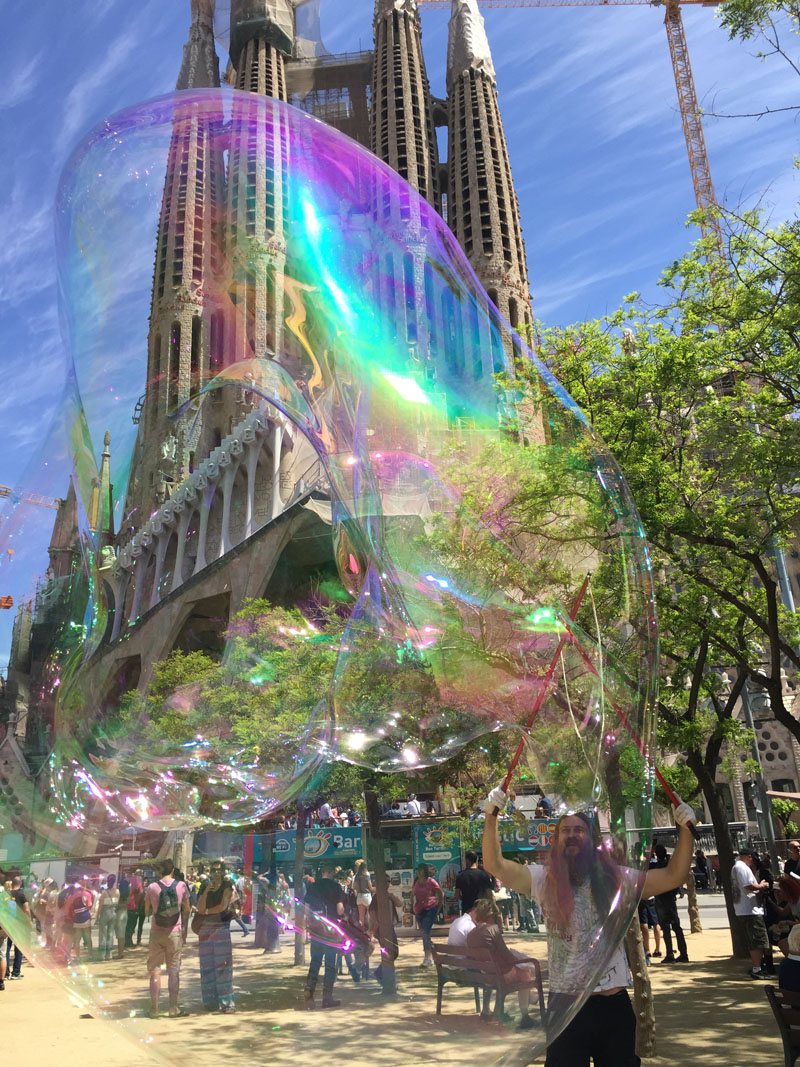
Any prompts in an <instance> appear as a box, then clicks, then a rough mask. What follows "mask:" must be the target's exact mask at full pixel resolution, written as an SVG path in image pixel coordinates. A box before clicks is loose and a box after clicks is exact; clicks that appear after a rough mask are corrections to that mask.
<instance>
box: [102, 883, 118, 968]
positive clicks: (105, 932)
mask: <svg viewBox="0 0 800 1067" xmlns="http://www.w3.org/2000/svg"><path fill="white" fill-rule="evenodd" d="M116 882H117V879H116V876H115V875H113V874H110V875H109V876H108V878H106V884H105V888H104V889H102V890H101V891H100V896H99V898H98V901H97V954H98V956H99V957H100V959H101V960H110V959H111V946H112V943H113V942H114V941H116V939H117V908H118V907H119V889H117V886H116Z"/></svg>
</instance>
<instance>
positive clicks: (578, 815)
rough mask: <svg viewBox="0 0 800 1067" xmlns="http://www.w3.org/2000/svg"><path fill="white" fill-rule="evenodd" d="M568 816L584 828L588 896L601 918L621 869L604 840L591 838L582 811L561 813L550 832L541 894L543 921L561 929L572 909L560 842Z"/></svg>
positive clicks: (572, 898)
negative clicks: (590, 897) (579, 821)
mask: <svg viewBox="0 0 800 1067" xmlns="http://www.w3.org/2000/svg"><path fill="white" fill-rule="evenodd" d="M570 818H573V819H580V820H581V822H582V823H583V824H584V825H585V827H586V832H587V834H588V841H589V849H590V851H591V855H590V857H589V862H588V866H587V871H586V877H587V879H588V881H589V885H590V887H591V893H592V899H593V900H594V904H595V907H596V908H597V910H598V912H599V913H600V915H601V917H602V916H603V915H606V914H607V913H608V911H609V909H610V907H611V902H612V900H613V899H614V897H615V895H616V894H617V893H618V892H619V888H620V886H621V884H622V871H621V869H620V867H619V865H618V864H617V863H615V861H614V859H613V858H612V856H611V853H610V850H609V849H607V848H606V847H605V844H606V842H603V841H595V840H594V839H593V838H594V835H593V832H592V830H593V826H594V820H593V819H591V818H590V817H589V816H588V815H587V814H585V813H584V812H573V813H572V814H571V815H562V816H561V818H560V819H559V820H558V824H557V826H556V829H555V833H554V834H553V842H552V846H551V848H550V855H549V857H548V862H547V873H546V875H545V884H544V893H543V894H542V910H543V911H544V916H545V921H546V922H547V924H548V926H552V927H554V928H555V929H556V930H559V931H561V932H564V931H565V930H567V928H568V927H569V925H570V923H571V922H572V915H573V912H574V910H575V891H574V888H573V883H572V879H571V878H570V871H569V863H568V862H567V859H566V857H565V855H564V849H563V847H562V845H561V838H562V834H563V827H564V822H565V821H566V820H567V819H570Z"/></svg>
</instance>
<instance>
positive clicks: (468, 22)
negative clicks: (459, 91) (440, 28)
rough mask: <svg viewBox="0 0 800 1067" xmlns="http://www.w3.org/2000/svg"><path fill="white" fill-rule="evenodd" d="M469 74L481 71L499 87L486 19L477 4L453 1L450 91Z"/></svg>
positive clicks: (448, 53)
mask: <svg viewBox="0 0 800 1067" xmlns="http://www.w3.org/2000/svg"><path fill="white" fill-rule="evenodd" d="M469 70H478V71H481V72H482V73H483V74H485V75H486V77H487V78H488V79H489V81H490V82H491V83H492V85H496V84H497V79H496V77H495V72H494V63H493V62H492V53H491V50H490V48H489V38H488V37H487V36H486V26H485V23H484V21H483V15H481V13H480V11H478V5H477V3H476V2H475V0H453V6H452V14H451V16H450V38H449V41H448V45H447V87H448V89H449V88H450V85H451V84H452V82H453V81H454V80H455V79H456V78H457V77H458V76H459V75H460V74H465V73H466V72H467V71H469Z"/></svg>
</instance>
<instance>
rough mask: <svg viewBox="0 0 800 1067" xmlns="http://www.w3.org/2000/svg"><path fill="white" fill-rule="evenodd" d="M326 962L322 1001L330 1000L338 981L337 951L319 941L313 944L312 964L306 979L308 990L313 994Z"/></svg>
mask: <svg viewBox="0 0 800 1067" xmlns="http://www.w3.org/2000/svg"><path fill="white" fill-rule="evenodd" d="M323 960H324V961H325V976H324V978H323V979H322V999H323V1000H328V999H329V998H330V996H331V994H332V993H333V983H334V982H335V981H336V949H335V948H330V947H329V946H328V945H321V944H320V943H319V942H318V941H312V942H311V964H310V966H309V968H308V977H307V978H306V989H310V990H311V992H312V993H313V992H314V990H315V989H316V988H317V979H318V978H319V972H320V968H321V967H322V961H323Z"/></svg>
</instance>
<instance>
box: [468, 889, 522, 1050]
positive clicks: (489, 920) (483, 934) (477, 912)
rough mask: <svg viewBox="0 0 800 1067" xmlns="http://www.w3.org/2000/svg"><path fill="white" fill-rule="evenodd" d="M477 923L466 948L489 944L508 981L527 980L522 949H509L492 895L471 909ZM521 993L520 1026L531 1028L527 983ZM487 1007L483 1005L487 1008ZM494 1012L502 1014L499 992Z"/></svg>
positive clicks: (482, 899) (519, 993)
mask: <svg viewBox="0 0 800 1067" xmlns="http://www.w3.org/2000/svg"><path fill="white" fill-rule="evenodd" d="M469 914H470V917H471V918H472V920H473V921H474V923H475V927H474V929H472V930H470V931H469V933H468V934H467V941H466V945H467V948H488V949H490V950H491V952H492V955H493V957H494V958H495V959H496V960H497V961H498V962H499V963H500V965H501V967H502V968H503V973H504V978H505V979H506V981H508V982H527V981H528V980H529V977H530V970H529V969H528V968H527V967H526V965H525V964H524V963H521V962H520V961H521V960H524V959H525V957H524V956H523V955H522V953H521V952H515V951H514V950H513V949H510V948H509V947H508V945H507V944H506V943H505V941H504V940H503V926H502V922H503V920H502V918H501V915H500V909H499V908H498V907H497V904H495V902H494V900H493V899H492V898H491V897H481V899H480V900H479V901H478V902H477V904H476V905H475V907H474V908H473V909H472V911H471V912H470V913H469ZM517 996H518V997H519V1010H520V1015H521V1019H520V1022H519V1028H520V1030H528V1029H530V1028H531V1027H532V1026H535V1025H536V1023H535V1021H534V1020H533V1019H532V1018H531V1017H530V1015H528V1003H529V995H528V988H527V986H526V987H525V988H524V989H520V990H518V992H517ZM485 1010H486V1009H485V1008H484V1011H485ZM494 1013H495V1015H496V1016H498V1017H500V1016H502V1000H501V998H500V996H499V994H498V997H497V1000H496V1001H495V1009H494Z"/></svg>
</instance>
